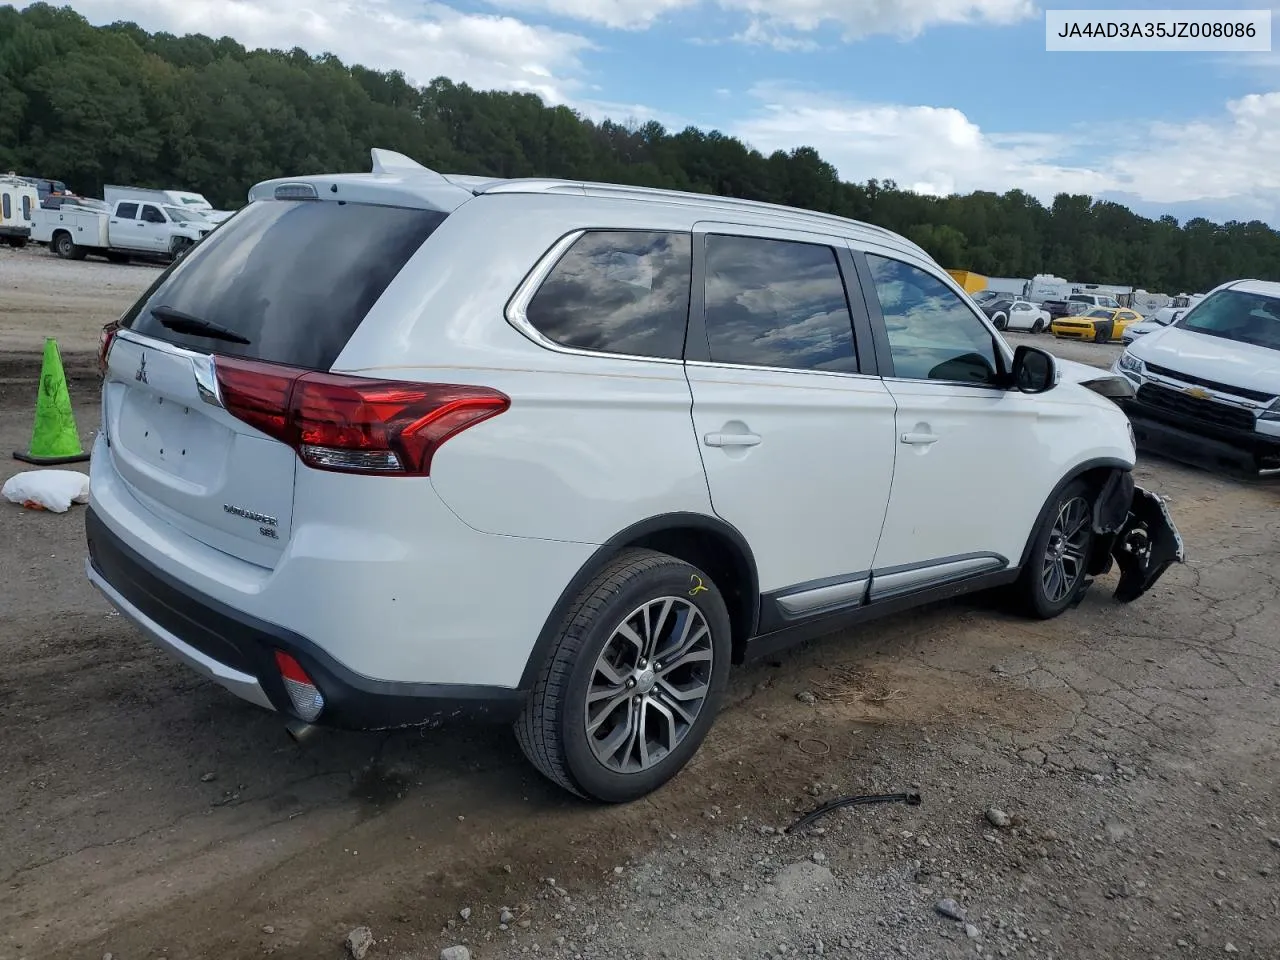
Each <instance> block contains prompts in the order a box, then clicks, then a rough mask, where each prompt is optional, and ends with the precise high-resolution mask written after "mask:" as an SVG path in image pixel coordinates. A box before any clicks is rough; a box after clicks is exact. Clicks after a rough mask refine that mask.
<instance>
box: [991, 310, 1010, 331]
mask: <svg viewBox="0 0 1280 960" xmlns="http://www.w3.org/2000/svg"><path fill="white" fill-rule="evenodd" d="M991 325H992V326H993V327H995V328H996V329H997V330H1003V329H1005V328H1006V327H1008V326H1009V319H1008V317H1006V316H1005V315H1004V314H1003V313H997V314H996V315H995V316H994V317H992V318H991Z"/></svg>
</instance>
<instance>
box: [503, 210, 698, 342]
mask: <svg viewBox="0 0 1280 960" xmlns="http://www.w3.org/2000/svg"><path fill="white" fill-rule="evenodd" d="M691 251H692V245H691V242H690V239H689V234H687V233H636V232H628V231H620V230H619V231H607V230H597V231H590V232H588V233H585V234H583V235H582V236H581V237H580V238H579V239H578V241H577V243H575V244H574V245H573V246H572V247H571V248H570V249H569V252H568V253H566V254H565V255H564V256H563V257H562V258H561V259H560V262H559V263H557V264H556V265H555V268H554V269H553V270H552V271H551V273H550V275H549V276H548V277H547V279H546V281H545V282H543V284H542V286H541V287H539V288H538V292H537V293H536V294H534V296H533V299H532V300H531V301H530V302H529V306H528V307H527V308H526V310H525V315H526V316H527V317H528V319H529V322H530V323H531V324H533V326H534V328H535V329H536V330H537V331H538V332H539V333H541V334H542V335H543V336H544V337H546V338H547V339H549V340H553V341H555V342H556V343H558V344H561V345H562V346H566V347H574V348H576V349H579V350H596V351H600V352H603V353H621V354H626V355H628V356H633V357H666V358H669V359H675V360H679V359H680V358H681V357H683V356H684V335H685V327H686V326H687V325H688V322H689V282H690V278H691V277H692V274H693V256H692V252H691Z"/></svg>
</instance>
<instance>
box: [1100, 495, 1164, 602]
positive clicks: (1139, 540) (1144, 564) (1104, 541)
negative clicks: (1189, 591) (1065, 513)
mask: <svg viewBox="0 0 1280 960" xmlns="http://www.w3.org/2000/svg"><path fill="white" fill-rule="evenodd" d="M1093 532H1094V535H1095V540H1094V548H1093V556H1092V557H1091V558H1090V564H1089V573H1090V574H1091V575H1093V576H1098V575H1100V574H1104V573H1108V572H1110V570H1111V566H1112V564H1113V563H1114V564H1115V565H1116V566H1118V567H1119V568H1120V582H1119V584H1117V585H1116V592H1115V599H1116V600H1118V601H1120V602H1121V603H1130V602H1132V601H1134V600H1137V599H1138V597H1140V596H1142V595H1143V594H1144V593H1146V592H1147V591H1148V590H1150V589H1151V588H1152V587H1153V586H1155V584H1156V581H1157V580H1159V579H1160V577H1161V576H1162V575H1163V574H1164V572H1165V571H1166V570H1167V569H1169V567H1170V566H1171V565H1172V564H1174V563H1183V562H1184V561H1185V560H1186V558H1187V556H1186V547H1185V545H1184V544H1183V542H1182V535H1181V534H1179V533H1178V528H1177V527H1176V526H1175V525H1174V523H1173V517H1172V516H1170V515H1169V509H1168V507H1167V506H1166V505H1165V502H1164V499H1163V498H1162V497H1160V496H1159V495H1158V494H1155V493H1152V492H1151V491H1150V490H1145V489H1143V488H1142V487H1140V486H1138V485H1137V484H1136V483H1134V480H1133V476H1132V474H1130V473H1129V472H1128V471H1127V470H1117V471H1116V472H1115V473H1113V474H1112V475H1111V477H1110V478H1109V479H1108V480H1107V482H1106V484H1105V485H1104V486H1103V488H1102V493H1101V495H1100V496H1099V497H1098V499H1097V501H1096V503H1095V504H1094V516H1093Z"/></svg>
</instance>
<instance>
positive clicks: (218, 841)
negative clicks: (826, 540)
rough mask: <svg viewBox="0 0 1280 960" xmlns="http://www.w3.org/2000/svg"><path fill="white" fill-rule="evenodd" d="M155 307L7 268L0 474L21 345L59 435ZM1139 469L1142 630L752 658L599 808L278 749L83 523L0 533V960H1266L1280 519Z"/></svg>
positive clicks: (384, 761)
mask: <svg viewBox="0 0 1280 960" xmlns="http://www.w3.org/2000/svg"><path fill="white" fill-rule="evenodd" d="M154 276H155V272H154V268H149V267H120V266H114V265H109V264H105V263H96V262H92V261H89V262H85V263H80V264H75V263H63V262H62V261H58V260H56V259H54V258H52V257H49V256H47V255H46V254H43V253H42V252H39V251H31V250H27V251H23V252H21V253H13V252H9V251H6V250H3V249H0V289H3V290H4V291H5V296H6V309H5V310H4V311H2V312H0V445H7V446H8V447H10V448H13V447H19V446H24V445H25V443H26V440H27V431H29V429H30V417H31V406H32V403H33V399H34V391H35V381H36V375H37V368H38V358H37V352H36V351H38V349H39V346H40V342H41V339H42V338H43V336H45V335H46V334H48V333H54V334H55V335H57V336H58V338H59V342H60V343H61V345H62V347H63V353H64V358H65V360H66V364H67V368H68V373H69V377H70V381H71V390H72V395H73V399H74V401H75V404H76V411H77V417H78V421H79V426H80V430H81V433H82V435H83V436H84V438H85V441H86V443H87V442H88V440H89V438H90V435H91V431H92V428H93V425H94V424H95V422H96V420H97V418H98V407H97V400H96V396H95V369H94V361H93V354H92V350H93V348H94V346H95V345H96V340H97V331H98V327H100V326H101V323H102V322H105V320H109V319H111V318H112V317H114V316H115V315H117V314H118V313H119V312H120V311H121V310H123V309H124V308H125V306H127V303H128V301H129V300H130V298H131V297H132V296H135V295H136V293H137V292H139V291H140V290H141V289H142V288H144V287H145V286H146V285H147V284H148V283H149V282H150V279H151V278H153V277H154ZM13 305H17V306H16V307H14V308H12V309H10V307H11V306H13ZM1010 339H1015V338H1014V337H1011V338H1010ZM1033 339H1034V340H1035V341H1036V342H1041V343H1044V344H1046V345H1048V346H1049V348H1050V349H1051V350H1053V351H1054V352H1057V353H1059V354H1060V355H1062V356H1072V355H1076V356H1077V357H1078V358H1080V359H1085V360H1086V361H1088V362H1094V363H1097V364H1098V365H1103V366H1105V365H1106V364H1107V363H1109V362H1110V359H1111V357H1112V356H1114V352H1115V348H1114V347H1110V348H1108V347H1097V346H1095V345H1093V344H1075V343H1071V344H1065V343H1061V342H1054V341H1052V340H1051V339H1049V338H1047V337H1037V338H1033ZM1069 350H1070V352H1068V351H1069ZM1077 352H1078V354H1077ZM18 469H19V464H17V463H16V462H14V461H0V481H3V480H4V479H5V478H6V477H8V476H10V475H11V474H12V473H14V472H17V470H18ZM1138 476H1139V481H1140V482H1141V483H1143V484H1145V485H1148V486H1150V487H1152V488H1154V489H1157V490H1159V491H1160V492H1162V493H1164V494H1166V495H1167V496H1169V497H1171V498H1172V502H1171V509H1172V510H1173V512H1174V515H1175V517H1176V518H1177V520H1178V523H1179V525H1180V527H1181V529H1182V532H1183V534H1184V537H1185V539H1186V541H1187V544H1188V549H1189V551H1190V557H1189V562H1188V563H1187V564H1185V565H1183V566H1181V567H1178V568H1175V569H1173V570H1171V571H1170V572H1169V573H1168V574H1166V576H1165V578H1164V579H1163V580H1162V581H1161V583H1160V584H1159V586H1157V588H1156V589H1155V590H1153V591H1152V592H1151V593H1150V594H1149V595H1148V596H1146V597H1145V598H1143V599H1142V600H1140V601H1138V602H1137V603H1136V604H1133V605H1131V606H1127V607H1126V606H1121V605H1118V604H1116V603H1115V602H1114V601H1113V600H1112V599H1111V598H1110V589H1111V588H1112V587H1113V586H1114V580H1113V579H1112V578H1110V577H1107V578H1103V579H1101V580H1099V582H1098V583H1096V584H1095V585H1094V587H1093V589H1092V590H1091V591H1090V592H1089V594H1088V595H1087V596H1086V597H1085V599H1084V601H1083V602H1082V603H1081V605H1080V607H1079V608H1078V609H1076V610H1074V611H1072V612H1070V613H1068V614H1067V615H1065V616H1063V617H1061V618H1059V619H1057V620H1054V621H1051V622H1048V623H1031V622H1027V621H1023V620H1019V619H1015V618H1012V617H1010V616H1008V615H1006V614H1004V613H1003V612H1001V611H1000V610H999V609H998V608H996V607H994V606H992V605H991V604H989V603H988V602H987V601H985V600H970V601H965V602H960V603H953V604H945V605H940V606H937V607H933V608H930V609H928V610H924V611H920V612H917V613H914V614H911V615H908V616H903V617H897V618H892V619H889V620H885V621H883V622H880V623H876V624H873V625H869V626H866V627H864V628H862V629H860V630H858V631H857V632H856V634H844V635H838V636H834V637H831V638H829V639H826V640H823V641H820V642H818V643H815V644H812V645H810V646H808V647H806V648H804V649H801V650H798V651H795V652H792V653H788V654H786V655H785V656H782V657H780V658H778V659H777V660H772V661H766V662H760V663H756V664H752V665H750V666H748V667H745V668H743V669H741V670H739V671H738V672H737V674H736V675H735V677H734V679H733V681H732V683H731V688H730V698H729V702H728V704H727V705H726V706H725V708H724V711H723V713H722V715H721V717H720V718H719V721H718V723H717V726H716V728H715V729H714V730H713V731H712V734H711V736H710V737H709V738H708V740H707V742H706V744H705V746H704V748H703V750H702V751H701V753H700V754H699V756H698V757H697V758H696V759H695V761H694V763H693V764H692V765H691V766H690V767H689V769H688V770H687V771H686V772H685V773H684V774H682V775H681V776H680V777H679V778H677V779H676V780H675V781H674V782H672V783H671V784H670V785H669V786H668V787H667V788H666V789H664V790H662V791H660V792H659V793H658V794H656V795H655V796H652V797H649V798H646V799H645V800H643V801H640V802H638V803H635V804H631V805H628V806H625V807H616V808H596V807H590V806H586V805H583V804H580V803H578V802H577V801H575V800H573V799H571V798H568V797H566V796H564V795H563V794H561V793H559V792H558V791H556V790H555V789H554V788H552V787H550V786H548V785H547V784H545V783H544V782H543V781H542V780H541V779H540V778H539V777H537V776H536V775H535V774H533V773H532V772H531V771H530V770H529V768H528V767H527V766H526V765H525V763H524V762H523V761H522V759H521V758H520V756H519V754H518V751H517V750H516V748H515V747H514V744H513V740H512V738H511V736H510V735H509V733H508V732H507V731H505V730H501V729H497V730H494V729H488V728H475V729H445V730H437V731H425V732H415V731H407V732H398V733H394V734H387V735H376V736H374V735H369V736H365V735H358V734H341V733H333V734H328V733H327V734H325V735H323V736H322V737H320V738H316V739H314V740H312V741H310V742H309V744H308V745H307V746H306V747H305V748H301V749H299V748H297V747H295V746H293V745H292V744H291V743H289V741H288V740H287V738H286V737H285V735H284V733H283V731H282V729H281V726H280V724H279V722H278V720H277V719H276V718H273V717H271V716H269V715H266V714H264V713H262V712H260V711H257V710H255V709H253V708H251V707H248V706H246V705H244V704H241V703H239V702H238V701H236V700H234V699H233V698H231V697H230V696H229V695H227V694H225V693H224V692H223V691H221V690H220V689H219V688H216V687H214V686H212V685H210V684H208V683H206V682H204V681H203V680H201V679H199V678H198V677H196V676H195V675H193V674H191V673H190V672H189V671H187V670H185V669H184V668H182V667H181V666H179V665H177V664H175V663H173V662H171V661H170V660H168V659H167V658H166V657H164V656H163V655H162V654H160V653H159V652H158V651H157V650H155V649H154V648H153V647H152V646H151V645H150V644H148V643H147V642H146V641H145V640H144V639H142V638H141V637H140V636H139V634H138V633H137V631H135V630H134V629H132V628H131V627H129V626H128V625H127V624H126V623H124V622H123V621H122V620H121V618H120V617H118V616H116V615H114V614H113V613H112V612H111V611H110V609H109V607H108V606H107V605H106V604H105V603H104V602H103V601H102V600H101V599H100V598H99V597H98V596H97V595H96V594H95V593H94V591H93V590H92V589H91V588H90V587H89V586H88V585H87V583H86V582H85V579H84V575H83V552H84V551H83V530H82V527H81V521H80V516H81V515H80V514H79V513H76V512H73V513H70V514H67V515H63V516H57V515H51V514H39V513H31V512H28V511H23V510H20V509H18V508H16V507H10V506H8V505H0V729H3V731H4V734H5V735H4V736H3V737H0V809H3V810H5V811H6V816H5V818H4V820H3V821H2V826H0V958H2V960H10V958H14V960H17V958H32V960H35V958H40V960H48V958H53V960H60V958H68V960H69V958H84V957H91V958H94V960H96V958H98V957H102V956H103V955H104V954H106V953H110V954H112V956H113V958H115V960H135V958H147V960H157V958H161V957H164V958H167V960H188V958H204V957H218V958H220V960H241V958H249V957H254V958H258V957H262V956H267V955H270V956H272V957H273V958H289V960H292V958H298V960H302V958H308V960H314V958H321V960H323V958H326V957H329V958H335V960H336V958H339V957H342V956H344V955H346V954H349V953H350V952H351V951H350V948H348V947H346V946H344V944H345V942H346V941H347V939H348V936H349V934H351V933H352V932H353V931H354V930H357V928H360V927H367V928H368V930H369V933H370V937H369V939H370V940H371V941H372V942H371V943H368V944H365V943H363V942H361V940H360V938H359V937H356V938H355V939H354V940H353V944H354V946H355V947H356V950H355V952H356V953H360V952H361V949H360V948H361V947H364V948H366V949H367V954H366V955H367V957H369V958H372V960H377V958H396V960H420V958H426V960H435V958H436V957H439V956H440V955H441V951H442V950H443V949H445V948H449V947H453V946H465V947H466V948H467V949H468V950H469V952H470V954H471V956H473V957H478V958H482V960H515V958H523V957H528V956H535V955H541V956H551V957H557V958H577V957H581V958H628V957H630V958H659V957H668V958H683V957H715V958H726V960H728V958H743V960H748V958H764V957H774V958H788V960H789V958H792V957H795V956H797V955H802V954H803V955H807V956H808V955H813V956H816V955H823V956H826V955H831V956H837V957H849V958H890V957H910V958H917V960H941V958H952V957H977V956H988V957H997V956H1000V957H1004V956H1014V957H1037V958H1050V957H1055V958H1060V960H1068V958H1078V957H1105V958H1116V960H1118V958H1131V957H1135V958H1138V957H1140V958H1147V957H1152V958H1155V957H1159V958H1167V957H1180V956H1186V957H1208V956H1219V955H1221V956H1226V955H1239V956H1242V957H1257V958H1268V960H1270V958H1274V957H1277V956H1280V921H1278V920H1277V917H1280V887H1277V882H1278V876H1277V871H1280V802H1278V799H1277V795H1276V783H1277V773H1280V756H1278V750H1277V744H1278V743H1280V740H1278V739H1277V721H1278V719H1280V712H1278V711H1277V707H1278V706H1280V686H1278V685H1277V683H1278V681H1277V680H1276V678H1277V677H1280V634H1278V633H1277V630H1276V623H1277V615H1278V614H1280V581H1278V580H1277V573H1276V570H1277V566H1278V565H1277V560H1278V559H1280V549H1278V548H1277V533H1280V513H1278V512H1277V506H1280V490H1278V489H1277V487H1275V486H1274V485H1273V486H1265V485H1242V484H1239V483H1235V482H1233V481H1230V480H1226V479H1222V478H1217V477H1214V476H1211V475H1208V474H1204V473H1200V472H1197V471H1194V470H1192V469H1189V468H1184V467H1180V466H1175V465H1171V464H1167V463H1164V462H1161V461H1157V460H1148V459H1146V458H1143V460H1142V462H1141V463H1140V464H1139V469H1138ZM912 789H914V790H918V791H919V793H920V796H921V803H920V804H919V805H918V806H905V805H902V804H887V805H880V806H866V807H859V808H854V809H852V810H845V811H841V812H837V813H833V814H831V815H829V816H827V817H825V818H823V819H821V820H819V821H818V822H817V823H815V824H814V825H813V827H812V828H811V829H809V830H808V831H806V832H804V833H802V834H799V835H795V836H792V835H788V834H784V833H781V832H780V831H781V830H783V829H784V828H785V827H786V826H787V825H788V824H790V823H791V822H793V820H794V819H795V818H796V817H797V816H798V812H799V811H806V810H809V809H812V808H813V807H815V806H817V805H818V804H820V803H822V802H824V801H826V800H828V799H830V798H833V797H836V796H838V795H841V794H847V793H859V794H862V793H873V792H874V793H880V792H898V791H904V790H912ZM993 808H994V810H993ZM553 881H554V882H553ZM946 901H953V902H954V904H952V903H947V902H946ZM939 904H943V909H944V910H945V911H946V912H947V913H949V914H951V916H947V915H944V913H943V912H940V910H939ZM504 909H505V910H506V913H505V914H504V913H503V911H504ZM504 927H505V929H504ZM455 956H457V954H456V953H455V954H452V955H450V960H453V958H454V957H455Z"/></svg>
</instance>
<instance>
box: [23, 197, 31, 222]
mask: <svg viewBox="0 0 1280 960" xmlns="http://www.w3.org/2000/svg"><path fill="white" fill-rule="evenodd" d="M22 216H23V218H24V219H26V220H30V219H31V195H30V194H24V195H23V197H22Z"/></svg>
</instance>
